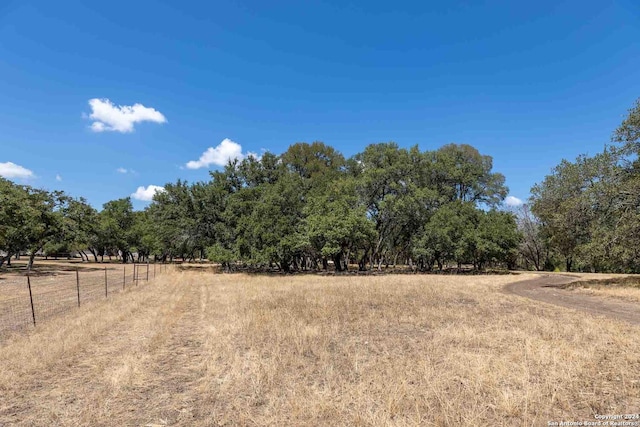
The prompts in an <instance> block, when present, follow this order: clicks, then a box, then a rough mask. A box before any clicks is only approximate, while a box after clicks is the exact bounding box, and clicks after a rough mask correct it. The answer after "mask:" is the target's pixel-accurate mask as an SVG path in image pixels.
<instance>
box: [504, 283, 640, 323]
mask: <svg viewBox="0 0 640 427" xmlns="http://www.w3.org/2000/svg"><path fill="white" fill-rule="evenodd" d="M576 280H579V278H578V277H576V276H568V275H562V274H544V275H540V277H537V278H535V279H531V280H525V281H522V282H515V283H510V284H508V285H506V286H505V287H504V288H503V290H504V292H505V293H507V294H515V295H519V296H522V297H525V298H530V299H533V300H537V301H542V302H546V303H549V304H554V305H557V306H560V307H565V308H570V309H574V310H579V311H583V312H587V313H590V314H594V315H600V316H607V317H610V318H614V319H618V320H623V321H625V322H629V323H632V324H634V325H640V304H637V303H632V302H626V301H617V300H613V299H604V298H600V297H595V296H589V295H582V294H578V293H577V292H573V291H570V290H567V289H562V288H561V285H565V284H567V283H570V282H573V281H576Z"/></svg>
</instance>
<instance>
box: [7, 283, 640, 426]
mask: <svg viewBox="0 0 640 427" xmlns="http://www.w3.org/2000/svg"><path fill="white" fill-rule="evenodd" d="M530 277H532V276H531V275H522V276H473V277H452V276H446V277H445V276H382V277H324V276H311V275H307V276H295V277H280V276H271V277H267V276H247V275H213V274H210V273H198V272H174V273H169V274H165V275H163V276H161V277H160V278H158V279H157V280H156V281H155V283H152V284H150V285H149V286H145V287H140V288H138V289H133V290H131V291H128V292H125V293H123V294H121V295H119V296H116V297H114V298H113V299H112V300H109V301H108V302H103V303H100V304H94V305H93V306H86V307H82V308H81V309H79V310H77V311H76V312H75V313H74V314H73V315H68V316H66V317H63V318H58V319H55V320H52V321H50V322H48V323H47V324H44V325H42V326H41V327H38V329H37V330H36V331H35V332H33V333H31V334H29V335H28V336H18V337H15V338H14V339H12V340H10V341H8V342H6V343H5V344H4V345H3V347H0V396H1V398H0V425H3V424H11V425H14V424H15V425H68V426H74V425H189V426H191V425H295V426H305V425H308V426H317V425H331V426H334V425H336V426H337V425H385V426H386V425H399V426H405V425H433V426H461V425H463V426H466V425H468V426H478V425H480V426H481V425H504V426H507V425H508V426H512V425H527V426H529V425H547V422H548V421H551V420H556V421H561V420H564V421H578V420H590V421H593V420H594V415H595V414H618V413H620V414H622V413H633V412H640V378H639V372H640V352H639V351H638V350H639V349H640V328H638V327H634V326H631V325H627V324H624V323H621V322H617V321H614V320H609V319H603V318H596V317H592V316H590V315H586V314H582V313H579V312H576V311H573V310H568V309H563V308H558V307H554V306H549V305H545V304H541V303H537V302H531V301H528V300H526V299H523V298H520V297H517V296H511V295H506V294H503V293H501V292H500V288H501V286H502V285H504V284H505V283H507V282H509V281H514V280H522V279H527V278H530Z"/></svg>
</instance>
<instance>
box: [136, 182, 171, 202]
mask: <svg viewBox="0 0 640 427" xmlns="http://www.w3.org/2000/svg"><path fill="white" fill-rule="evenodd" d="M163 191H164V187H160V186H158V185H149V186H148V187H147V188H144V187H138V189H137V190H136V192H135V193H132V194H131V197H132V198H134V199H136V200H142V201H143V202H150V201H151V200H153V195H154V194H156V193H161V192H163Z"/></svg>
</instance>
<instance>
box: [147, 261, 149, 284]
mask: <svg viewBox="0 0 640 427" xmlns="http://www.w3.org/2000/svg"><path fill="white" fill-rule="evenodd" d="M148 281H149V260H147V282H148Z"/></svg>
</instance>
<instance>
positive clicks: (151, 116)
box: [89, 98, 167, 133]
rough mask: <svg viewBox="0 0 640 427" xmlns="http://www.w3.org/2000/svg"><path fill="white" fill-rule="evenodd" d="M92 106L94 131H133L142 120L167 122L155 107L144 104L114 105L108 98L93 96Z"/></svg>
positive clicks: (91, 116) (92, 128)
mask: <svg viewBox="0 0 640 427" xmlns="http://www.w3.org/2000/svg"><path fill="white" fill-rule="evenodd" d="M89 106H90V107H91V114H90V115H89V118H90V119H93V120H95V121H94V122H93V123H91V130H92V131H94V132H105V131H112V132H122V133H129V132H133V126H134V125H135V124H136V123H140V122H153V123H166V122H167V119H166V117H165V116H164V115H163V114H162V113H161V112H160V111H157V110H155V109H153V108H149V107H145V106H144V105H142V104H134V105H114V104H113V103H112V102H111V101H109V100H108V99H106V98H105V99H98V98H93V99H90V100H89Z"/></svg>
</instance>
